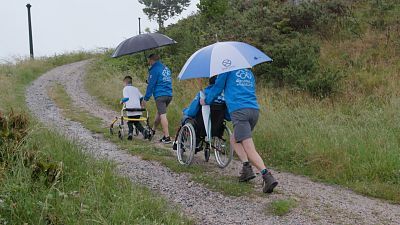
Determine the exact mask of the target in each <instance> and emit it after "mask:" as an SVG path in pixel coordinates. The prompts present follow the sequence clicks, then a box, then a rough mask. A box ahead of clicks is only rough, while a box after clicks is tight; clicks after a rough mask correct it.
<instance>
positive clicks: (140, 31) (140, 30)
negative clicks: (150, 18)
mask: <svg viewBox="0 0 400 225" xmlns="http://www.w3.org/2000/svg"><path fill="white" fill-rule="evenodd" d="M138 19H139V34H142V29H141V28H140V17H139V18H138Z"/></svg>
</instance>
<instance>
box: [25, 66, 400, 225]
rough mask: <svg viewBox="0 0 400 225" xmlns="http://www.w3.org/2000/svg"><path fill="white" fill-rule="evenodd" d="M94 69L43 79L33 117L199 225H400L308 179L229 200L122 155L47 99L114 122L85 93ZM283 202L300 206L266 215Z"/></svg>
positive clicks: (372, 204)
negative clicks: (53, 92) (57, 90)
mask: <svg viewBox="0 0 400 225" xmlns="http://www.w3.org/2000/svg"><path fill="white" fill-rule="evenodd" d="M89 63H90V61H82V62H77V63H73V64H69V65H65V66H61V67H58V68H55V69H53V70H51V71H49V72H47V73H45V74H44V75H42V76H41V77H40V78H38V79H37V80H36V81H35V82H34V83H33V84H32V85H31V86H30V87H29V88H28V90H27V92H26V101H27V104H28V106H29V108H30V110H31V111H32V113H33V114H34V115H35V116H36V117H37V118H38V119H39V120H40V121H42V122H43V123H44V124H46V125H48V126H49V127H52V128H55V129H56V130H57V131H58V132H61V133H63V134H64V135H65V136H66V137H68V138H70V139H72V140H74V141H76V142H77V143H79V144H80V145H81V146H82V147H83V149H84V150H85V151H86V152H87V153H89V154H92V155H94V156H96V157H101V158H105V159H108V160H111V161H114V162H116V163H117V165H118V172H119V173H120V174H122V175H123V176H126V177H128V178H129V179H130V180H131V181H132V182H133V183H140V184H143V185H145V186H148V187H149V188H151V189H153V190H154V191H156V192H158V193H160V194H162V195H163V196H165V197H166V198H167V199H168V200H169V201H171V202H173V203H175V204H178V205H180V207H181V208H182V210H183V212H184V213H185V214H187V215H188V216H190V217H193V218H195V219H196V221H197V223H198V224H400V206H399V205H392V204H389V203H387V202H385V201H381V200H378V199H372V198H367V197H364V196H360V195H358V194H355V193H353V192H351V191H349V190H347V189H344V188H341V187H336V186H330V185H325V184H321V183H316V182H312V181H310V180H309V179H308V178H306V177H302V176H295V175H292V174H289V173H278V172H275V173H274V174H275V175H276V177H277V179H278V180H279V182H280V185H279V186H278V188H277V194H272V195H265V196H263V197H252V198H249V197H239V198H238V197H227V196H223V195H222V194H220V193H217V192H213V191H210V190H208V189H207V188H205V187H203V186H202V185H200V184H197V183H194V182H192V181H190V177H189V176H190V175H186V174H184V175H183V174H177V173H174V172H171V171H170V170H169V169H168V168H165V167H163V166H161V165H160V164H159V163H157V162H153V161H145V160H142V159H140V158H139V157H136V156H133V155H131V154H130V153H128V152H126V151H125V150H123V149H119V148H118V147H117V146H116V145H115V144H113V143H111V142H109V141H107V140H105V139H103V138H102V137H99V136H98V135H94V134H93V133H91V132H90V131H89V130H87V129H86V128H84V127H83V126H82V125H81V124H79V123H77V122H74V121H71V120H69V119H66V118H64V117H63V116H62V114H61V112H60V109H59V108H57V106H56V105H55V104H54V102H53V101H52V100H51V99H50V98H49V96H48V95H47V89H48V88H49V87H50V86H52V85H54V83H59V84H61V85H63V86H65V88H66V91H67V93H68V95H69V96H70V97H71V98H72V101H73V104H74V105H75V106H77V107H80V108H82V109H84V110H87V111H89V112H91V113H93V115H94V116H97V117H99V118H101V119H103V120H104V121H105V122H109V121H110V120H111V119H112V118H113V117H114V116H115V115H116V114H117V113H116V112H113V111H111V110H108V109H106V108H103V107H102V106H101V104H99V103H98V102H97V101H96V99H94V98H93V97H91V96H90V95H89V94H88V93H87V92H86V90H85V89H84V84H83V78H84V76H85V70H86V67H87V66H88V64H89ZM237 166H238V164H237V163H234V164H233V165H232V166H230V168H228V169H227V170H226V172H227V173H231V174H236V173H237V170H236V167H237ZM258 179H259V178H258ZM256 182H259V183H260V182H261V181H260V179H259V180H257V181H256ZM260 188H261V187H260ZM282 198H293V199H296V200H297V202H298V206H297V207H296V208H295V209H294V210H293V211H292V212H291V213H289V214H288V215H286V216H284V217H277V216H272V215H270V214H268V213H266V212H265V206H266V205H267V204H268V203H269V202H271V201H272V200H275V199H282Z"/></svg>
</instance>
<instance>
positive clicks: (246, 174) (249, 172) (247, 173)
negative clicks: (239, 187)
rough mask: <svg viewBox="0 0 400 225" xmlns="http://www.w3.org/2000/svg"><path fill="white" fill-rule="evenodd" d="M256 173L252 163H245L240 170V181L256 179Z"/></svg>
mask: <svg viewBox="0 0 400 225" xmlns="http://www.w3.org/2000/svg"><path fill="white" fill-rule="evenodd" d="M255 177H256V175H255V174H254V172H253V168H252V167H251V165H250V164H249V165H247V166H245V165H243V167H242V171H240V177H239V182H247V181H249V180H251V179H254V178H255Z"/></svg>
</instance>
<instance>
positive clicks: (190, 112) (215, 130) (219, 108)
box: [174, 76, 231, 148]
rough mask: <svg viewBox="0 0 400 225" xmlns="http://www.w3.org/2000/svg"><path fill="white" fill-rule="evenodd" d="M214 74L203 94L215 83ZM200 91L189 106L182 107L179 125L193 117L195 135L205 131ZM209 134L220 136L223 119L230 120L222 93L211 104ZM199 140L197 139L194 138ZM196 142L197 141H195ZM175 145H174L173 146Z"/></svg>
mask: <svg viewBox="0 0 400 225" xmlns="http://www.w3.org/2000/svg"><path fill="white" fill-rule="evenodd" d="M216 78H217V77H216V76H214V77H212V78H210V79H209V85H208V86H207V87H206V88H205V89H204V94H205V95H207V94H208V93H209V91H210V90H211V88H212V87H213V85H214V84H215V80H216ZM200 99H201V91H199V92H198V93H197V94H196V96H195V97H194V99H193V100H192V102H191V103H190V104H189V107H187V108H185V109H183V111H182V113H183V118H182V121H181V126H183V125H185V123H186V122H187V120H188V119H193V120H195V121H196V136H197V137H200V136H201V137H205V136H206V131H205V128H204V123H203V117H202V113H201V104H200ZM210 110H211V121H212V125H213V126H212V127H211V135H212V136H213V137H215V136H216V137H220V136H222V134H223V132H224V127H223V126H222V125H223V121H224V120H227V121H230V120H231V118H230V115H229V113H228V111H227V110H226V104H225V98H224V95H223V93H221V94H220V95H218V96H217V97H216V98H215V99H214V101H213V102H212V104H211V107H210ZM196 140H197V141H198V142H199V139H196ZM196 144H198V143H196ZM175 147H176V146H175V145H174V148H175Z"/></svg>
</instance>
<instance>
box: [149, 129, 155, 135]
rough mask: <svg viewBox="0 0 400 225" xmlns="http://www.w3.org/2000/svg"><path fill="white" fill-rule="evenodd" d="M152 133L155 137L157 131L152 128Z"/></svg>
mask: <svg viewBox="0 0 400 225" xmlns="http://www.w3.org/2000/svg"><path fill="white" fill-rule="evenodd" d="M150 132H151V133H152V135H153V136H154V135H155V134H156V130H153V129H151V128H150Z"/></svg>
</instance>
